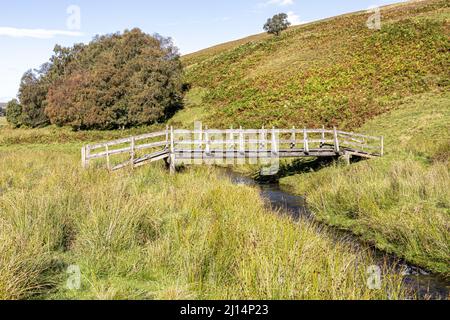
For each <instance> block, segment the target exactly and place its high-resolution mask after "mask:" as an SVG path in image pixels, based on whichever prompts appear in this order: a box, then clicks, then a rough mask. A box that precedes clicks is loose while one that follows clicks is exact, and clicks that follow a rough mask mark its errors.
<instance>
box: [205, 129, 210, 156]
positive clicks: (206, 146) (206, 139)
mask: <svg viewBox="0 0 450 320" xmlns="http://www.w3.org/2000/svg"><path fill="white" fill-rule="evenodd" d="M210 153H211V141H210V139H209V132H208V127H205V154H206V155H209V154H210Z"/></svg>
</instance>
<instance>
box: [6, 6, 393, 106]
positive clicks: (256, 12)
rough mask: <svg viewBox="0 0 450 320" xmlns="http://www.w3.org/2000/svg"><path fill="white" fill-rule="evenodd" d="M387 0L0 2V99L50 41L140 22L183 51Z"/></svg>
mask: <svg viewBox="0 0 450 320" xmlns="http://www.w3.org/2000/svg"><path fill="white" fill-rule="evenodd" d="M394 2H399V0H397V1H395V0H394V1H390V0H369V1H366V0H345V1H343V0H340V1H338V0H329V1H307V0H239V1H238V0H222V1H218V0H209V1H208V0H189V1H187V0H161V1H152V0H150V1H149V0H147V1H144V0H126V1H124V0H120V1H119V0H90V1H88V0H70V1H66V0H59V1H55V0H39V1H36V0H15V1H11V0H0V102H5V101H8V100H9V99H11V98H13V97H15V95H16V93H17V89H18V86H19V82H20V78H21V76H22V74H23V73H24V72H25V71H26V70H28V69H30V68H37V67H39V66H40V65H41V64H42V63H44V62H46V61H47V60H48V59H49V57H50V56H51V54H52V50H53V47H54V46H55V44H61V45H65V46H69V45H72V44H74V43H77V42H89V41H90V39H91V38H92V37H93V36H94V35H96V34H105V33H111V32H116V31H123V30H124V29H127V28H128V29H131V28H133V27H139V28H141V29H142V30H143V31H145V32H147V33H155V32H157V33H160V34H162V35H164V36H170V37H172V38H173V39H174V41H175V44H176V45H177V46H178V47H179V48H180V50H181V53H183V54H185V53H189V52H193V51H196V50H200V49H202V48H206V47H209V46H212V45H214V44H219V43H222V42H226V41H230V40H234V39H239V38H242V37H245V36H248V35H251V34H255V33H259V32H262V25H263V24H264V22H265V21H266V19H267V18H268V17H271V16H272V15H274V14H276V13H279V12H286V13H289V16H290V19H291V20H292V22H293V23H295V24H298V23H301V22H311V21H315V20H319V19H321V18H326V17H331V16H335V15H338V14H342V13H347V12H352V11H357V10H365V9H367V8H369V7H371V6H379V5H385V4H389V3H394ZM77 8H79V15H78V9H77ZM68 9H69V10H68ZM78 17H79V18H80V19H78Z"/></svg>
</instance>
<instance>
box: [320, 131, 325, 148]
mask: <svg viewBox="0 0 450 320" xmlns="http://www.w3.org/2000/svg"><path fill="white" fill-rule="evenodd" d="M324 146H325V126H322V140H321V141H320V148H321V149H322V148H323V147H324Z"/></svg>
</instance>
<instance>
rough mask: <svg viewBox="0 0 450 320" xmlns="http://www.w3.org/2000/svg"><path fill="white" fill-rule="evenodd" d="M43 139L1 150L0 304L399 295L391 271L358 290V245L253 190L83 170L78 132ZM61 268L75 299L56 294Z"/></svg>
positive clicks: (187, 177)
mask: <svg viewBox="0 0 450 320" xmlns="http://www.w3.org/2000/svg"><path fill="white" fill-rule="evenodd" d="M54 130H55V129H54V128H47V129H34V130H30V131H27V135H29V136H35V137H36V139H37V141H36V142H32V141H30V140H29V138H27V139H25V140H23V141H26V142H22V143H16V144H9V145H3V146H2V147H1V149H0V151H1V152H0V230H1V232H0V298H2V299H42V298H46V299H66V298H68V299H91V298H93V299H211V298H214V299H225V298H228V299H235V298H236V299H387V298H394V299H395V298H401V297H403V293H402V292H401V290H400V283H401V280H400V277H399V276H398V275H396V274H395V273H391V274H390V275H389V276H387V277H386V278H385V279H384V281H383V289H382V290H369V289H368V288H367V286H366V282H367V274H366V270H367V267H368V266H370V265H372V264H374V263H375V262H374V259H373V258H372V257H371V256H370V254H369V253H368V251H367V250H366V249H365V248H364V247H362V248H356V247H355V246H354V245H352V244H351V243H350V242H348V241H345V240H342V241H337V242H335V240H334V237H333V236H332V235H330V234H328V233H327V232H326V231H324V230H320V228H318V227H317V226H316V225H314V224H310V223H305V222H302V223H296V222H294V221H292V220H290V219H289V218H283V217H281V216H279V215H277V214H276V213H274V212H270V211H269V210H268V209H266V208H265V206H264V203H263V201H262V200H261V199H260V196H259V193H258V190H256V189H254V188H251V187H248V186H236V185H232V184H231V182H228V181H227V180H224V179H223V178H219V177H218V175H217V173H216V172H215V171H214V169H208V168H203V169H201V168H198V169H194V168H193V169H190V170H187V171H185V172H183V173H180V174H177V175H176V176H170V175H169V174H168V173H167V171H166V170H165V168H162V167H161V166H158V165H156V166H150V167H146V168H142V169H140V170H136V171H134V172H131V171H123V172H119V173H116V174H109V173H108V172H106V171H104V170H96V169H92V170H87V171H86V170H83V169H81V168H80V155H79V146H80V145H79V139H80V136H79V134H78V133H72V134H71V138H73V142H70V141H69V140H70V138H69V137H66V138H65V139H64V141H65V142H64V143H59V144H57V143H53V144H47V143H45V141H41V138H40V137H43V136H48V135H49V134H51V133H53V132H54ZM18 132H20V131H17V132H16V131H11V130H10V129H7V128H1V129H0V136H1V137H2V139H3V140H2V141H9V140H8V139H9V138H8V135H10V134H12V135H13V136H16V135H17V134H18ZM63 133H64V135H66V134H69V135H70V133H69V131H67V132H66V131H65V130H62V131H61V134H63ZM111 134H113V133H108V132H106V133H104V135H105V137H110V135H111ZM95 138H97V136H95ZM70 265H76V266H79V267H80V270H81V274H82V282H81V283H82V286H81V288H80V290H76V291H71V290H68V289H67V288H66V281H67V279H68V277H69V275H68V274H67V273H66V271H67V268H68V266H70Z"/></svg>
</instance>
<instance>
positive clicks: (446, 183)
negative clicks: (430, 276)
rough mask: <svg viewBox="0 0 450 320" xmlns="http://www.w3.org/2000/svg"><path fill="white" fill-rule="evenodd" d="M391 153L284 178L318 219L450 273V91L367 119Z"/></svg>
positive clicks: (368, 126)
mask: <svg viewBox="0 0 450 320" xmlns="http://www.w3.org/2000/svg"><path fill="white" fill-rule="evenodd" d="M361 130H362V131H369V132H373V131H376V132H377V133H379V134H382V135H384V136H385V137H386V150H387V155H386V156H385V157H384V158H380V159H375V160H370V161H365V162H361V163H356V164H353V165H352V166H350V167H342V166H340V165H334V166H331V167H328V168H324V169H322V170H320V171H317V172H314V173H308V174H301V175H294V176H291V177H287V178H284V179H283V180H282V183H283V184H286V185H289V186H291V187H292V188H293V189H294V190H295V191H296V192H298V193H300V194H305V195H306V196H307V199H308V204H309V206H310V207H311V209H312V210H313V211H314V213H315V214H316V216H317V218H318V219H320V220H322V221H325V222H327V223H329V224H331V225H334V226H338V227H341V228H345V229H348V230H351V231H353V232H354V233H356V234H358V235H360V236H361V237H362V238H363V239H365V240H367V241H370V242H372V243H376V245H377V246H378V247H379V248H380V249H382V250H385V251H388V252H393V253H395V254H397V255H398V256H401V257H404V258H405V259H406V260H408V261H410V262H413V263H415V264H417V265H421V266H424V267H427V268H428V269H430V270H433V271H435V272H439V273H442V274H444V275H445V276H447V277H449V276H450V267H449V263H448V262H449V257H450V233H449V230H450V173H449V168H450V165H449V155H450V141H449V134H450V95H449V94H440V95H439V94H438V95H436V94H427V95H424V96H420V97H413V98H410V99H407V100H406V101H404V102H403V103H402V105H401V107H400V108H399V109H398V110H395V111H392V112H391V113H388V114H386V115H383V116H381V117H378V118H376V119H374V120H372V121H369V122H368V123H366V124H365V125H364V126H363V127H362V129H361Z"/></svg>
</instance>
